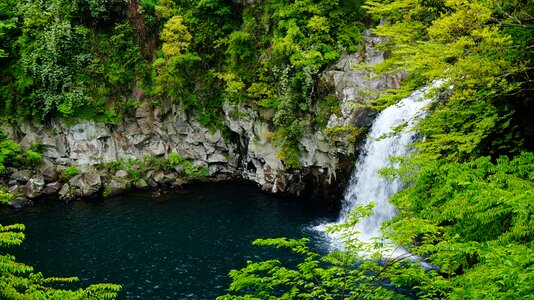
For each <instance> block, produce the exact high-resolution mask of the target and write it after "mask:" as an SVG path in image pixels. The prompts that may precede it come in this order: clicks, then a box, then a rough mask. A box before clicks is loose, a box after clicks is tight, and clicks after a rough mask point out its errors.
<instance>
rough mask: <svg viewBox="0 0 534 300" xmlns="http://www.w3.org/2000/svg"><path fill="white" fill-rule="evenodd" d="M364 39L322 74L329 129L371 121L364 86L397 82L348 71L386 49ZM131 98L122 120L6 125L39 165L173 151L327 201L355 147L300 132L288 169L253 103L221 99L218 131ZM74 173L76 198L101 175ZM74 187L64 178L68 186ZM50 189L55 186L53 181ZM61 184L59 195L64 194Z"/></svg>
mask: <svg viewBox="0 0 534 300" xmlns="http://www.w3.org/2000/svg"><path fill="white" fill-rule="evenodd" d="M364 40H365V47H364V49H362V51H360V52H358V53H355V54H344V55H343V56H342V57H341V58H340V59H339V61H338V62H337V63H336V64H335V65H333V66H332V67H331V68H329V69H327V70H325V71H324V72H323V73H322V75H321V78H322V80H323V81H324V83H325V84H328V85H331V86H333V87H334V88H335V93H336V96H337V98H338V101H339V106H340V108H341V115H335V114H332V116H330V119H329V122H328V125H327V129H329V128H334V127H336V126H348V125H353V126H369V125H370V123H371V121H372V119H373V115H374V112H373V111H372V110H371V109H369V108H360V107H358V106H357V105H358V104H366V103H367V102H368V101H369V100H370V99H372V98H373V95H372V93H369V90H370V91H372V92H378V91H381V90H384V89H391V88H398V86H399V80H400V77H399V76H385V77H376V76H374V74H371V73H369V72H368V71H364V70H352V69H351V66H353V65H357V64H360V63H365V64H369V65H372V64H376V63H377V62H380V61H382V60H383V58H384V53H382V52H380V51H377V50H376V49H375V47H374V46H375V45H376V43H378V42H379V41H380V40H379V39H378V38H376V37H372V36H371V35H370V34H369V33H368V32H367V33H365V34H364ZM132 98H133V99H135V100H137V102H138V103H141V104H142V105H141V106H140V107H139V108H137V110H136V111H135V114H134V115H132V116H130V117H126V118H125V119H124V121H123V122H122V124H118V125H110V124H103V123H98V122H94V121H76V124H71V123H69V121H68V120H59V119H55V120H52V121H51V122H50V123H48V124H36V123H34V122H30V121H24V122H22V123H19V124H17V125H16V126H12V127H11V128H9V130H8V134H9V135H10V137H11V138H13V139H15V140H17V141H19V142H20V143H21V145H22V146H24V147H29V146H30V145H32V144H34V143H36V142H40V143H41V144H42V145H44V146H45V147H46V152H45V153H44V157H45V162H44V163H45V164H46V165H50V166H69V165H73V166H87V165H89V166H90V165H95V164H101V163H110V162H114V161H120V160H127V159H130V158H132V159H143V158H144V157H146V156H163V157H166V156H167V155H168V154H169V153H172V152H174V153H178V154H179V155H180V156H181V157H183V158H184V159H187V160H190V161H192V162H193V164H195V165H197V166H199V167H207V168H208V170H209V176H210V178H219V179H220V178H243V179H245V180H250V181H253V182H256V183H257V184H258V185H259V186H260V187H261V188H262V189H263V190H265V191H269V192H273V193H277V192H283V193H290V194H294V195H299V196H304V197H308V196H309V197H315V198H321V197H323V198H324V197H328V198H330V199H331V200H332V199H336V200H337V199H340V198H341V197H340V196H339V194H340V193H341V192H342V189H341V187H342V185H343V183H344V182H345V180H346V179H347V178H348V174H349V173H350V170H351V168H352V161H353V160H354V156H355V154H356V151H355V146H356V145H355V144H354V141H351V140H350V139H332V138H329V137H327V135H326V134H325V132H324V131H316V132H311V133H306V134H305V135H304V137H303V138H302V139H301V141H300V145H299V146H300V150H301V156H300V163H301V168H300V169H298V170H287V169H286V168H285V167H284V164H283V162H282V161H281V160H280V159H279V158H278V156H277V152H278V149H277V148H276V146H274V145H273V143H272V141H271V139H270V136H271V130H272V128H271V124H269V122H268V121H266V120H265V118H261V117H260V116H259V113H258V110H256V109H255V108H253V107H251V106H247V105H241V106H231V105H229V104H226V105H225V107H224V111H225V116H224V117H225V118H224V123H225V125H226V126H227V127H228V128H229V131H230V133H229V134H228V132H226V134H225V135H224V136H223V132H222V131H221V130H216V131H210V130H208V129H207V128H205V127H203V126H202V125H201V124H200V123H199V122H197V121H195V116H191V115H187V114H186V113H185V112H184V111H183V109H182V108H181V107H180V106H179V105H161V106H156V107H153V106H151V105H149V104H148V103H147V101H145V97H144V95H143V91H142V90H140V89H135V90H134V91H133V94H132ZM143 103H144V104H143ZM236 112H239V113H236ZM37 173H39V172H37ZM90 173H91V172H89V173H86V174H90ZM36 176H40V177H34V178H31V179H30V178H28V179H27V180H26V181H25V182H27V184H26V185H32V186H35V187H34V188H29V190H31V191H38V192H42V191H44V189H45V188H47V186H45V182H44V180H42V179H41V177H42V174H37V175H36ZM78 176H82V177H81V179H80V180H74V181H75V182H77V183H79V184H78V185H79V186H78V190H79V193H81V195H82V196H84V195H85V194H90V193H89V192H91V191H92V190H91V189H92V187H93V186H100V185H99V184H95V185H92V184H86V186H85V185H84V183H85V182H86V181H91V182H93V181H94V182H97V181H98V182H97V183H100V182H99V180H100V179H99V178H90V176H89V175H86V176H85V177H83V174H82V175H78ZM88 176H89V177H88ZM93 177H94V176H93ZM82 179H83V180H82ZM97 179H98V180H97ZM148 179H149V178H147V180H148ZM71 181H72V179H71ZM116 182H117V181H116ZM75 185H76V183H74V182H71V183H70V187H72V186H75ZM145 185H146V184H144V185H143V186H145ZM50 188H52V187H50ZM53 188H54V189H55V190H59V187H53ZM93 189H94V188H93ZM62 190H65V188H64V187H63V188H62ZM67 190H68V188H67V189H66V191H64V194H68V193H67ZM27 194H28V193H27ZM27 196H28V195H27ZM30 196H31V193H30ZM29 198H32V197H29Z"/></svg>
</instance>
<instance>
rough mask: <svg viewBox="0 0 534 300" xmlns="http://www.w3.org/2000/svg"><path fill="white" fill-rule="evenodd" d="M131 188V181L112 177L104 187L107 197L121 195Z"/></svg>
mask: <svg viewBox="0 0 534 300" xmlns="http://www.w3.org/2000/svg"><path fill="white" fill-rule="evenodd" d="M128 189H130V183H129V182H128V181H127V180H124V179H112V180H111V181H110V182H109V183H108V184H107V185H106V187H105V188H104V192H103V196H104V197H105V198H110V197H114V196H117V195H120V194H122V193H124V192H125V191H127V190H128Z"/></svg>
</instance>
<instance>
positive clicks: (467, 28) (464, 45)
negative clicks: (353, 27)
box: [366, 0, 534, 161]
mask: <svg viewBox="0 0 534 300" xmlns="http://www.w3.org/2000/svg"><path fill="white" fill-rule="evenodd" d="M366 5H367V7H368V9H369V12H370V13H371V14H373V15H374V16H375V17H377V18H378V17H380V18H384V19H385V20H388V21H387V22H385V23H384V24H383V25H381V26H378V27H377V28H376V29H375V33H376V34H379V35H382V36H386V37H388V38H389V41H388V42H387V43H386V44H385V45H383V47H384V48H385V49H387V50H388V51H389V52H391V55H390V58H389V59H388V60H386V61H385V62H384V63H382V64H379V65H378V66H377V67H376V68H375V70H376V71H378V72H387V73H396V72H399V71H406V72H409V73H410V74H411V79H410V80H411V84H410V85H409V86H408V89H414V88H417V87H418V86H421V85H422V84H425V83H429V82H431V81H433V80H435V79H440V78H446V84H445V85H447V86H450V91H449V94H450V95H448V96H447V97H443V98H442V99H441V101H437V102H436V103H434V107H432V110H433V113H432V114H430V116H429V118H427V119H426V120H423V121H422V122H421V124H420V126H419V128H418V129H419V130H420V132H421V133H422V135H424V136H426V141H425V143H423V144H421V145H420V147H422V148H423V152H424V154H425V155H429V156H430V158H431V159H436V158H440V157H446V158H447V159H449V160H454V161H464V160H469V159H472V158H476V157H479V156H481V155H498V154H499V153H500V154H506V153H509V152H513V151H516V153H517V150H520V149H521V147H520V146H521V144H522V143H523V139H525V138H528V139H532V133H529V131H528V130H527V128H528V127H527V126H521V125H523V124H528V123H529V121H527V118H528V117H527V116H526V115H527V114H524V113H522V112H521V111H522V110H524V109H530V108H531V107H532V103H533V102H532V93H531V92H530V90H531V89H532V86H533V82H532V80H531V79H529V78H531V77H532V70H533V65H532V63H533V61H534V60H533V58H534V56H533V54H532V51H531V48H532V45H533V42H534V41H533V39H532V36H533V33H534V28H533V27H532V26H529V25H524V24H523V23H522V22H523V21H524V20H527V19H529V18H531V17H532V9H533V8H532V4H531V3H526V2H520V1H515V2H514V5H511V4H509V3H508V2H507V1H463V0H448V1H423V2H421V1H415V0H396V1H387V2H384V3H380V2H375V1H368V2H367V3H366ZM527 36H528V37H527ZM405 91H406V90H405ZM405 91H403V94H404V92H405ZM390 100H392V98H391V97H382V98H380V99H379V103H378V104H379V105H383V104H384V101H386V102H387V101H390ZM518 146H519V147H518Z"/></svg>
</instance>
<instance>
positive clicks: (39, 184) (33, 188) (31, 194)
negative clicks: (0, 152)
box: [23, 177, 45, 199]
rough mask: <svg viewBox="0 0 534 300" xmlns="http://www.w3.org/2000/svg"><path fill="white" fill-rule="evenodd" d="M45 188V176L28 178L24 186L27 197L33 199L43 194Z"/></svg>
mask: <svg viewBox="0 0 534 300" xmlns="http://www.w3.org/2000/svg"><path fill="white" fill-rule="evenodd" d="M44 188H45V181H44V179H43V177H34V178H31V179H30V180H28V182H27V183H26V185H25V186H24V188H23V190H24V195H25V196H26V197H27V198H30V199H33V198H37V197H39V196H41V195H42V194H43V190H44Z"/></svg>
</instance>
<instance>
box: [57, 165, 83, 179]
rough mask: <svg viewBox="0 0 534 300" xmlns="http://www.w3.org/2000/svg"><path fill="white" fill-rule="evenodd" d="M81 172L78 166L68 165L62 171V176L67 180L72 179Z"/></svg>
mask: <svg viewBox="0 0 534 300" xmlns="http://www.w3.org/2000/svg"><path fill="white" fill-rule="evenodd" d="M79 173H80V172H79V171H78V168H76V167H74V166H68V167H66V168H65V169H63V170H62V171H61V178H62V179H63V180H65V181H67V180H69V179H71V178H72V177H74V176H76V175H78V174H79Z"/></svg>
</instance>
